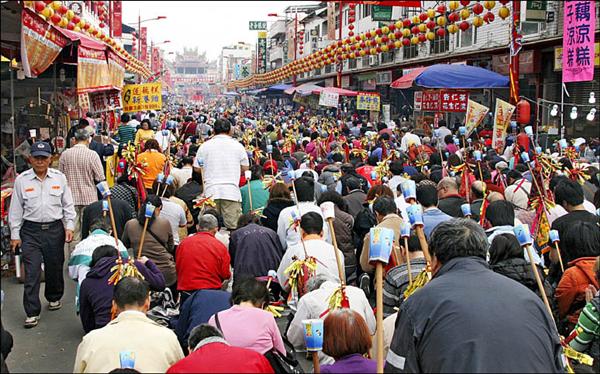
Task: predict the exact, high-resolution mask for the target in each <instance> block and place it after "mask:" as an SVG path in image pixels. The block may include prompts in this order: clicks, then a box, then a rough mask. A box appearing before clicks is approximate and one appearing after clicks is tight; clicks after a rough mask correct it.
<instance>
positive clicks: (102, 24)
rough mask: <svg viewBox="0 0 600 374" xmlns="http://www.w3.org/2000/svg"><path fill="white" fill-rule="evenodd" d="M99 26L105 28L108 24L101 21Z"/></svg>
mask: <svg viewBox="0 0 600 374" xmlns="http://www.w3.org/2000/svg"><path fill="white" fill-rule="evenodd" d="M98 26H100V28H101V29H103V28H104V26H106V25H105V24H104V22H100V24H99V25H98Z"/></svg>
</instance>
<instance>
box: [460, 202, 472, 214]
mask: <svg viewBox="0 0 600 374" xmlns="http://www.w3.org/2000/svg"><path fill="white" fill-rule="evenodd" d="M460 210H462V214H463V216H465V217H467V216H470V215H471V204H462V205H461V206H460Z"/></svg>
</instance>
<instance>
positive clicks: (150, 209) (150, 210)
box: [144, 203, 156, 218]
mask: <svg viewBox="0 0 600 374" xmlns="http://www.w3.org/2000/svg"><path fill="white" fill-rule="evenodd" d="M154 209H156V208H155V207H154V205H152V204H150V203H147V204H146V211H145V213H144V216H145V217H146V218H150V217H152V215H153V214H154Z"/></svg>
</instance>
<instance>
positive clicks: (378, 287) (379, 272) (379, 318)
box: [375, 262, 383, 373]
mask: <svg viewBox="0 0 600 374" xmlns="http://www.w3.org/2000/svg"><path fill="white" fill-rule="evenodd" d="M375 292H376V305H377V313H376V324H377V327H376V342H377V372H378V373H383V264H382V263H381V262H377V265H376V267H375Z"/></svg>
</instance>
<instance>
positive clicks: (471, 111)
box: [465, 99, 490, 137]
mask: <svg viewBox="0 0 600 374" xmlns="http://www.w3.org/2000/svg"><path fill="white" fill-rule="evenodd" d="M489 111H490V108H488V107H486V106H484V105H481V104H479V103H478V102H475V101H473V100H471V99H469V101H468V102H467V115H466V120H465V127H466V128H467V137H469V135H471V132H472V131H473V130H475V129H476V128H477V126H479V124H480V123H481V121H483V119H484V118H485V115H486V114H487V112H489Z"/></svg>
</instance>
